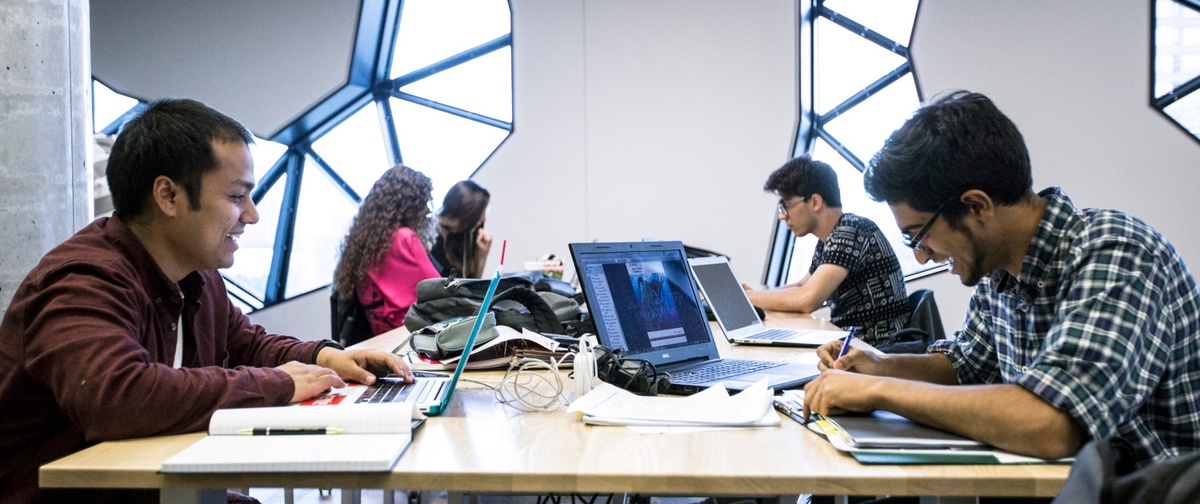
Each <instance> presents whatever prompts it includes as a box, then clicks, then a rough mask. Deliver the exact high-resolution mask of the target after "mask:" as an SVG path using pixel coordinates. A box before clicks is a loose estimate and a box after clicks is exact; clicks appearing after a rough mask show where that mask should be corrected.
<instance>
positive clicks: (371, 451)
mask: <svg viewBox="0 0 1200 504" xmlns="http://www.w3.org/2000/svg"><path fill="white" fill-rule="evenodd" d="M414 416H416V417H421V414H420V412H419V411H418V412H414V408H413V404H412V403H393V404H346V405H341V406H338V407H334V408H300V407H289V406H280V407H269V408H232V409H221V410H217V412H216V413H214V414H213V416H212V419H211V420H210V421H209V424H208V436H206V437H203V438H201V439H200V440H199V441H197V442H196V443H194V444H192V445H191V446H189V447H187V448H185V449H184V450H183V451H181V452H179V453H177V454H175V455H174V456H172V457H171V458H168V459H167V460H165V461H163V465H162V469H161V471H162V472H164V473H206V472H220V473H242V472H307V471H321V472H330V471H333V472H345V471H356V472H359V471H388V470H390V469H391V468H392V466H393V465H395V463H396V461H397V460H399V459H400V456H401V455H402V454H403V453H404V450H405V449H406V448H408V445H409V443H410V442H411V441H412V426H413V425H415V424H414V422H413V420H414ZM322 431H323V432H325V433H320V434H316V433H313V432H322ZM299 432H304V433H299Z"/></svg>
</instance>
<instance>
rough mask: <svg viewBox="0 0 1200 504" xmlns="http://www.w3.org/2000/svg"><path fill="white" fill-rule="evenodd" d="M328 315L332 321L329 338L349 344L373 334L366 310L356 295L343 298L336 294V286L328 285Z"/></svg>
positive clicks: (343, 344) (345, 344) (344, 344)
mask: <svg viewBox="0 0 1200 504" xmlns="http://www.w3.org/2000/svg"><path fill="white" fill-rule="evenodd" d="M329 315H330V319H331V321H330V322H331V323H332V327H331V328H330V331H331V334H330V339H332V340H333V341H336V342H338V343H341V344H342V346H350V345H353V344H355V343H358V342H360V341H363V340H366V339H368V338H370V337H371V336H374V334H373V333H372V332H371V323H370V322H369V321H368V320H367V311H366V309H364V308H363V305H362V303H360V302H359V301H358V296H350V297H349V298H344V297H342V296H341V295H339V294H338V290H337V287H334V286H332V285H331V286H330V294H329Z"/></svg>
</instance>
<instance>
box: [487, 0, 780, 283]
mask: <svg viewBox="0 0 1200 504" xmlns="http://www.w3.org/2000/svg"><path fill="white" fill-rule="evenodd" d="M512 8H513V24H514V26H513V59H514V71H513V79H514V81H515V82H514V89H515V109H516V110H515V114H514V123H515V125H516V130H515V131H514V133H513V135H512V136H511V137H510V138H509V139H508V141H507V142H506V143H505V144H504V145H503V146H502V147H501V148H500V150H499V151H498V152H497V153H496V154H495V155H494V156H493V157H492V159H491V160H490V161H489V162H488V163H487V164H486V165H485V166H484V167H483V169H481V170H480V171H479V172H478V173H477V175H476V180H478V181H479V182H480V183H482V184H484V185H485V186H486V187H488V189H489V190H490V191H491V192H492V194H493V199H492V201H493V203H492V208H491V210H490V213H489V218H488V228H489V229H491V230H492V232H493V233H494V234H495V235H496V237H497V238H500V239H503V238H507V239H508V240H509V251H508V252H509V257H511V258H512V259H513V260H514V261H515V262H512V263H510V266H509V267H510V268H512V267H514V266H512V265H519V264H520V262H519V261H522V260H530V259H536V258H537V257H539V256H541V255H542V254H545V253H555V254H556V255H559V256H563V257H567V256H569V252H568V250H567V244H568V243H570V242H575V241H591V240H601V241H625V240H640V239H643V238H655V239H671V240H682V241H683V242H684V243H687V244H689V245H696V246H700V247H704V248H708V249H713V250H717V251H720V252H722V253H725V254H727V255H729V256H730V257H731V258H733V260H734V264H735V266H736V267H737V269H738V273H739V274H740V275H742V276H744V277H745V278H747V279H757V278H759V276H760V275H761V274H762V267H763V261H764V260H765V257H766V247H767V243H768V240H769V238H770V237H769V234H770V229H771V222H772V218H773V214H772V208H773V206H774V199H773V198H772V197H771V196H770V195H768V194H766V193H764V192H763V191H762V183H763V182H764V181H765V179H766V176H767V174H769V173H770V172H771V171H772V170H774V169H775V168H778V167H779V166H780V165H782V164H783V163H784V162H785V161H786V160H787V157H788V152H789V148H790V137H791V135H792V130H793V127H794V123H795V121H796V107H797V105H796V103H797V101H796V94H797V92H796V41H795V38H796V37H795V28H796V7H795V5H794V3H793V2H792V1H790V0H771V1H764V2H757V3H755V4H753V8H748V7H747V4H743V3H737V2H727V1H721V0H706V1H691V0H687V1H685V0H675V1H637V2H633V1H621V2H582V1H560V2H545V1H523V0H515V1H513V2H512ZM498 261H499V257H498V255H496V254H493V257H492V262H493V264H494V263H496V262H498Z"/></svg>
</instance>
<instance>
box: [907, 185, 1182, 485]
mask: <svg viewBox="0 0 1200 504" xmlns="http://www.w3.org/2000/svg"><path fill="white" fill-rule="evenodd" d="M1039 196H1041V197H1042V198H1043V199H1044V200H1045V201H1046V203H1047V207H1046V213H1045V215H1043V217H1042V222H1041V224H1040V225H1039V226H1038V230H1037V232H1036V233H1035V234H1034V237H1033V241H1032V243H1030V245H1029V250H1028V252H1026V255H1025V260H1024V262H1023V264H1022V265H1021V274H1020V276H1018V277H1013V276H1012V275H1010V274H1009V273H1008V272H1006V271H1004V270H996V271H995V272H993V273H992V274H991V275H990V276H988V277H986V278H984V279H983V280H982V281H981V282H980V283H979V285H978V286H977V287H976V289H975V294H974V296H973V297H972V298H971V302H970V309H969V311H968V314H967V319H966V321H965V323H964V326H963V330H962V331H961V332H960V333H958V335H957V338H956V339H955V340H942V341H939V342H936V343H935V344H934V345H933V346H931V347H930V351H931V352H941V353H944V354H945V355H946V356H947V357H948V358H949V359H950V362H951V363H952V364H953V365H954V369H955V371H956V372H957V373H958V379H959V381H960V382H961V383H963V384H985V383H992V384H994V383H1015V384H1017V385H1020V386H1022V387H1025V388H1026V389H1028V390H1029V391H1031V392H1033V393H1034V394H1037V395H1038V396H1040V397H1042V398H1043V399H1045V400H1046V401H1047V402H1049V403H1050V404H1053V405H1054V406H1056V407H1058V408H1060V409H1062V410H1064V411H1066V412H1067V413H1069V414H1070V415H1071V416H1072V417H1073V418H1075V420H1076V421H1077V422H1079V425H1081V426H1083V427H1084V428H1085V429H1086V430H1087V431H1088V433H1089V434H1090V435H1091V437H1092V438H1093V439H1100V438H1104V437H1108V436H1112V435H1117V436H1120V437H1122V438H1125V439H1127V440H1129V441H1130V442H1132V443H1133V445H1134V446H1135V447H1136V450H1137V458H1138V462H1139V464H1145V463H1147V462H1150V461H1152V460H1161V459H1165V458H1168V457H1172V456H1176V455H1180V454H1183V453H1188V452H1193V451H1196V450H1197V449H1198V448H1200V294H1198V293H1197V288H1196V281H1195V279H1194V278H1193V277H1192V273H1191V272H1190V271H1188V269H1187V266H1186V265H1184V263H1183V260H1182V259H1181V258H1180V257H1179V255H1178V254H1177V253H1176V252H1175V249H1174V247H1172V246H1171V244H1170V243H1168V242H1167V241H1166V239H1164V238H1163V237H1162V235H1160V234H1158V232H1157V231H1155V230H1154V229H1152V228H1151V227H1150V226H1148V225H1146V224H1145V223H1144V222H1142V221H1140V220H1138V219H1137V218H1135V217H1133V216H1130V215H1128V214H1125V213H1122V212H1117V211H1113V210H1097V209H1076V208H1075V206H1074V205H1073V204H1072V203H1071V200H1070V199H1069V198H1067V196H1066V194H1064V193H1063V192H1062V191H1061V190H1060V189H1059V188H1057V187H1052V188H1049V189H1046V190H1044V191H1042V192H1041V193H1039ZM1014 414H1020V413H1019V412H1014Z"/></svg>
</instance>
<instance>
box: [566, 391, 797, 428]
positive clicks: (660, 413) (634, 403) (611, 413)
mask: <svg viewBox="0 0 1200 504" xmlns="http://www.w3.org/2000/svg"><path fill="white" fill-rule="evenodd" d="M772 393H773V391H772V389H770V388H768V387H767V381H766V380H762V381H760V382H758V383H756V384H754V385H751V386H750V387H747V388H746V389H745V390H743V391H742V392H740V393H738V394H734V395H730V394H729V392H728V391H727V390H726V389H725V387H722V386H720V385H715V386H713V387H709V388H707V389H705V390H702V391H700V392H698V393H696V394H693V395H690V396H687V397H666V396H654V397H649V396H639V395H636V394H633V393H632V392H629V391H626V390H623V389H621V388H618V387H616V386H614V385H612V384H609V383H601V384H600V386H599V387H596V388H595V389H593V390H592V391H591V392H588V393H587V394H586V395H584V396H583V397H580V398H578V399H576V400H575V402H574V403H572V404H571V407H570V408H568V409H567V411H568V412H569V413H581V414H582V415H583V421H584V423H587V424H590V425H647V426H688V427H698V426H703V427H767V426H774V425H779V415H777V414H775V411H774V410H773V409H772V408H771V395H772Z"/></svg>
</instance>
